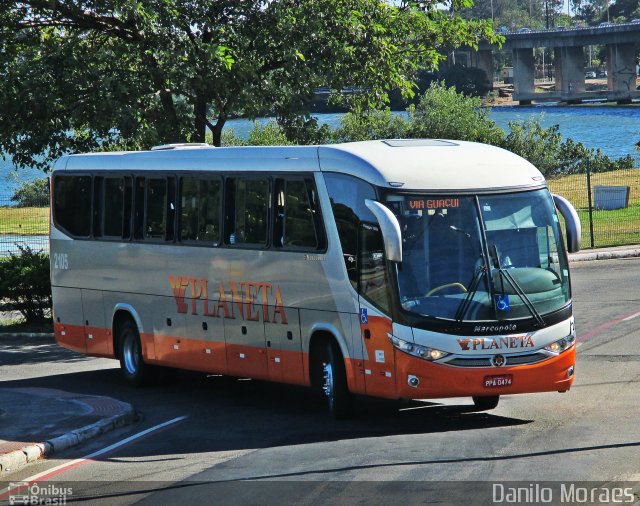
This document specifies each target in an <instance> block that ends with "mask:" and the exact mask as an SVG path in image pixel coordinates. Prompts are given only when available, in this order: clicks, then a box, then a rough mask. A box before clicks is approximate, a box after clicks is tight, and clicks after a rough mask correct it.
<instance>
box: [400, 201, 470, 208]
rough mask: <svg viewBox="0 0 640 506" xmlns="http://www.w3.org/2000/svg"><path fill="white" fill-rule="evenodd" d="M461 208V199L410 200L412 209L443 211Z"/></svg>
mask: <svg viewBox="0 0 640 506" xmlns="http://www.w3.org/2000/svg"><path fill="white" fill-rule="evenodd" d="M449 207H460V199H409V208H410V209H442V208H449Z"/></svg>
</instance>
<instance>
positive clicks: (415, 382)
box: [407, 374, 420, 388]
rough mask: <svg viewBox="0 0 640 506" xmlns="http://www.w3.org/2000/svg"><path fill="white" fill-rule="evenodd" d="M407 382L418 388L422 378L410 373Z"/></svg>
mask: <svg viewBox="0 0 640 506" xmlns="http://www.w3.org/2000/svg"><path fill="white" fill-rule="evenodd" d="M407 383H408V384H409V386H410V387H411V388H418V385H419V384H420V380H419V379H418V377H417V376H414V375H413V374H409V376H407Z"/></svg>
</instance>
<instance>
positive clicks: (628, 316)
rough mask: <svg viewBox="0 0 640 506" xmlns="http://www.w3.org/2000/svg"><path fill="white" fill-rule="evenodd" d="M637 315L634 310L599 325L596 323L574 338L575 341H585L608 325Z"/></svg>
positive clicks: (638, 313) (611, 325) (639, 313)
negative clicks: (590, 328)
mask: <svg viewBox="0 0 640 506" xmlns="http://www.w3.org/2000/svg"><path fill="white" fill-rule="evenodd" d="M637 316H640V312H638V311H634V312H633V313H627V314H624V315H622V316H619V317H618V318H614V319H613V320H609V321H608V322H605V323H602V324H601V325H598V326H597V327H596V328H594V329H592V330H590V331H589V332H587V333H586V334H583V335H581V336H580V337H578V338H577V339H576V341H577V342H582V341H586V340H587V339H589V338H590V337H593V336H595V335H596V334H598V333H599V332H602V331H603V330H606V329H608V328H609V327H613V326H614V325H617V324H618V323H621V322H624V321H628V320H632V319H633V318H636V317H637Z"/></svg>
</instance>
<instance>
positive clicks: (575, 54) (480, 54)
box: [471, 20, 640, 105]
mask: <svg viewBox="0 0 640 506" xmlns="http://www.w3.org/2000/svg"><path fill="white" fill-rule="evenodd" d="M504 36H505V39H506V40H505V42H504V44H503V46H502V47H503V49H511V51H512V53H513V100H515V101H518V102H519V103H520V104H521V105H528V104H531V102H532V101H534V100H535V101H549V100H553V101H562V102H568V103H580V102H582V101H584V100H607V101H614V102H617V103H619V104H628V103H631V101H632V100H633V99H635V98H640V91H639V90H637V89H636V58H635V49H636V45H637V44H638V43H640V20H639V21H634V22H632V23H624V24H616V25H614V24H609V23H602V24H601V25H599V26H590V27H584V28H569V29H562V28H555V29H551V30H535V31H534V30H528V29H521V30H520V31H518V32H508V33H505V34H504ZM592 45H604V46H606V48H607V89H606V90H601V91H587V90H586V87H585V66H584V48H585V47H586V46H592ZM540 47H544V48H549V49H553V52H554V70H555V76H556V79H555V87H554V90H553V91H548V92H536V91H535V84H534V70H535V65H534V56H533V50H534V48H540ZM494 49H495V46H490V45H489V44H488V43H484V44H481V45H480V46H479V48H478V51H477V52H476V53H475V55H472V58H471V59H472V62H471V64H472V65H473V66H476V67H478V68H481V69H482V70H484V71H485V72H486V73H487V76H489V77H491V76H493V60H492V51H493V50H494Z"/></svg>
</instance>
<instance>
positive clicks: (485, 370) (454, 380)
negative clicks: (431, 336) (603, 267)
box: [395, 345, 576, 399]
mask: <svg viewBox="0 0 640 506" xmlns="http://www.w3.org/2000/svg"><path fill="white" fill-rule="evenodd" d="M395 361H396V374H397V375H396V381H397V384H396V387H397V393H398V397H400V398H403V399H429V398H431V399H433V398H443V397H469V396H493V395H507V394H522V393H530V392H556V391H557V392H564V391H566V390H569V389H570V388H571V384H572V383H573V375H570V376H569V375H568V371H569V369H570V368H572V367H574V366H575V361H576V347H575V345H574V346H573V347H571V348H570V349H568V350H567V351H565V352H564V353H561V354H560V355H558V356H556V357H552V358H549V359H547V360H544V361H542V362H538V363H535V364H530V365H518V366H513V367H452V366H447V365H444V364H439V363H434V362H428V361H426V360H422V359H419V358H416V357H413V356H411V355H408V354H406V353H403V352H401V351H399V350H395ZM506 375H510V376H511V377H512V383H511V385H509V386H498V387H486V386H485V378H486V377H487V376H506ZM409 378H414V379H413V381H411V383H412V384H413V385H416V383H417V386H411V385H410V384H409V383H410V382H409ZM415 378H417V380H418V381H417V382H416V380H415Z"/></svg>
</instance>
